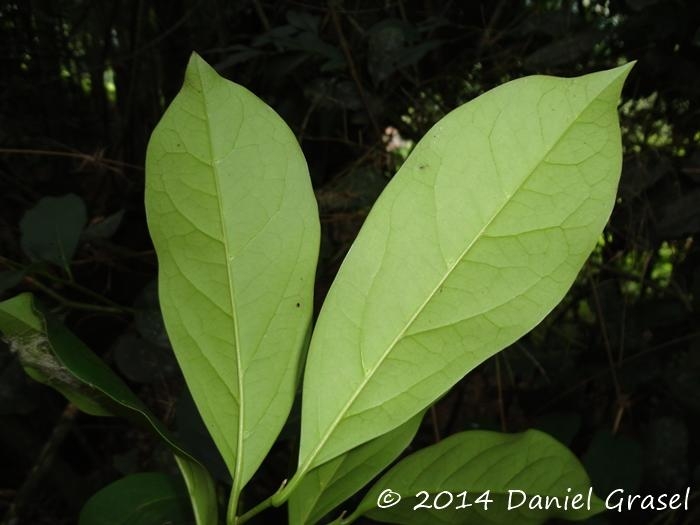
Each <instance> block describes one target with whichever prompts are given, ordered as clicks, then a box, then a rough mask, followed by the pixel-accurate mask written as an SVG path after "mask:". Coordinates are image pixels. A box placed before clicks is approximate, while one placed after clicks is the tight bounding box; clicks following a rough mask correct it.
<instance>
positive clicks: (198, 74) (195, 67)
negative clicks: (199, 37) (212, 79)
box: [185, 51, 218, 86]
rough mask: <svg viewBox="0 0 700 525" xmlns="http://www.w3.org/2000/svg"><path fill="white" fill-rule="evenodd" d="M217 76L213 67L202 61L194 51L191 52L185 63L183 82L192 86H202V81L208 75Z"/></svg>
mask: <svg viewBox="0 0 700 525" xmlns="http://www.w3.org/2000/svg"><path fill="white" fill-rule="evenodd" d="M212 74H213V75H214V76H218V74H217V73H216V71H215V70H214V68H213V67H211V66H210V65H209V63H208V62H207V61H206V60H204V59H203V58H202V57H201V56H200V55H199V54H198V53H197V52H196V51H192V54H191V55H190V59H189V61H188V62H187V70H186V71H185V82H186V83H187V82H190V83H192V84H193V85H195V86H197V85H201V84H204V79H205V78H206V77H207V76H210V75H212Z"/></svg>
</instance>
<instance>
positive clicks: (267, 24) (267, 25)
mask: <svg viewBox="0 0 700 525" xmlns="http://www.w3.org/2000/svg"><path fill="white" fill-rule="evenodd" d="M253 7H255V13H256V14H257V15H258V18H259V19H260V23H261V24H262V25H263V27H264V28H265V31H269V30H270V27H271V26H270V21H269V20H268V18H267V15H266V14H265V10H264V9H263V6H262V4H260V0H253Z"/></svg>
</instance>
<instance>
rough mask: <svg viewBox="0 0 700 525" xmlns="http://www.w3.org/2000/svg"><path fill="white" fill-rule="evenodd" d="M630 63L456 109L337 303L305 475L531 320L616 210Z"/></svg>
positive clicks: (315, 361)
mask: <svg viewBox="0 0 700 525" xmlns="http://www.w3.org/2000/svg"><path fill="white" fill-rule="evenodd" d="M631 67H632V65H631V64H627V65H625V66H622V67H619V68H617V69H612V70H609V71H602V72H599V73H593V74H590V75H585V76H582V77H577V78H557V77H547V76H532V77H526V78H522V79H518V80H514V81H512V82H509V83H507V84H504V85H502V86H500V87H497V88H495V89H493V90H491V91H489V92H487V93H485V94H484V95H482V96H480V97H478V98H476V99H475V100H472V101H471V102H469V103H467V104H465V105H463V106H461V107H459V108H458V109H456V110H454V111H453V112H451V113H450V114H448V115H447V116H446V117H444V118H443V119H442V120H440V121H439V122H438V123H437V124H436V125H435V126H434V127H433V128H432V129H431V130H430V131H429V132H428V133H427V134H426V136H425V137H424V138H423V139H422V140H421V141H420V142H419V144H418V145H417V146H416V147H415V149H414V151H413V152H412V154H411V155H410V157H409V158H408V160H407V161H406V163H404V165H403V166H402V167H401V169H400V170H399V171H398V173H397V174H396V176H395V177H394V179H392V181H391V182H390V183H389V185H388V186H387V188H386V189H385V190H384V192H383V193H382V195H381V196H380V198H379V199H378V200H377V203H376V204H375V206H374V208H373V209H372V211H371V212H370V214H369V216H368V218H367V220H366V221H365V223H364V225H363V227H362V229H361V231H360V233H359V235H358V237H357V240H356V241H355V243H354V244H353V246H352V248H351V249H350V252H349V253H348V255H347V257H346V259H345V261H344V262H343V265H342V266H341V268H340V270H339V272H338V275H337V277H336V279H335V281H334V283H333V285H332V287H331V289H330V291H329V293H328V296H327V298H326V300H325V303H324V304H323V308H322V309H321V313H320V315H319V318H318V322H317V324H316V328H315V331H314V334H313V337H312V340H311V345H310V349H309V355H308V361H307V365H306V372H305V376H304V389H303V405H302V431H301V446H300V456H299V468H298V470H297V474H296V480H292V481H291V482H290V484H288V485H287V487H286V491H284V492H283V493H282V494H281V495H278V496H276V498H275V503H276V504H279V503H280V502H281V501H282V500H283V499H284V498H285V497H286V496H287V495H288V494H289V493H290V492H291V491H292V490H293V489H294V486H295V483H297V482H298V480H299V479H300V478H301V477H303V475H304V473H305V472H307V471H308V470H309V469H310V468H313V467H315V466H318V465H320V464H322V463H324V462H326V461H329V460H331V459H333V458H334V457H337V456H338V455H340V454H343V453H344V452H346V451H348V450H350V449H352V448H354V447H356V446H358V445H360V444H361V443H364V442H367V441H369V440H371V439H373V438H375V437H377V436H380V435H382V434H384V433H385V432H388V431H390V430H391V429H393V428H396V427H397V426H398V425H400V424H402V423H404V422H405V421H407V420H408V419H409V418H411V417H412V416H413V415H415V414H416V413H418V412H419V411H421V410H423V409H424V408H425V407H427V406H428V405H430V404H431V403H432V402H433V401H435V400H436V399H437V398H439V397H440V396H441V395H442V394H443V393H444V392H446V391H447V390H448V389H449V388H450V387H451V386H452V385H454V384H455V383H456V382H457V381H458V380H459V379H460V378H462V377H463V376H464V375H465V374H466V373H467V372H469V371H470V370H472V369H473V368H474V367H476V366H477V365H478V364H479V363H481V362H483V361H484V360H485V359H487V358H488V357H490V356H492V355H493V354H495V353H496V352H498V351H500V350H501V349H503V348H504V347H505V346H507V345H509V344H511V343H513V342H514V341H516V340H517V339H518V338H520V337H521V336H522V335H524V334H525V333H526V332H527V331H529V330H530V329H532V328H533V327H534V326H535V325H537V323H539V322H540V321H541V320H542V318H543V317H544V316H545V315H547V313H548V312H550V311H551V310H552V308H553V307H554V306H555V305H556V304H557V303H558V302H559V301H560V300H561V299H562V297H563V296H564V294H565V293H566V292H567V290H568V289H569V287H570V286H571V284H572V283H573V281H574V279H575V278H576V275H577V273H578V271H579V269H580V268H581V266H582V265H583V263H584V262H585V261H586V258H587V257H588V255H589V254H590V252H591V250H592V249H593V247H594V246H595V244H596V241H597V239H598V238H599V236H600V233H601V231H602V229H603V227H604V225H605V223H606V221H607V219H608V217H609V216H610V212H611V210H612V207H613V204H614V202H615V193H616V189H617V184H618V180H619V176H620V167H621V162H622V153H621V144H620V131H619V125H618V120H617V111H616V105H617V101H618V97H619V94H620V90H621V88H622V84H623V82H624V79H625V77H626V75H627V73H628V72H629V70H630V68H631Z"/></svg>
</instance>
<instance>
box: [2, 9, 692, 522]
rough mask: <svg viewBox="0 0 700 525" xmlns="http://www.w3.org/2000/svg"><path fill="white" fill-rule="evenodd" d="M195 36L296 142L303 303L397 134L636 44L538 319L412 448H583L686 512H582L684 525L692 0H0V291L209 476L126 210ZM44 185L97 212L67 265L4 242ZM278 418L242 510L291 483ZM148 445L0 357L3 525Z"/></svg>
mask: <svg viewBox="0 0 700 525" xmlns="http://www.w3.org/2000/svg"><path fill="white" fill-rule="evenodd" d="M192 50H196V51H197V52H198V53H200V54H201V55H202V56H203V57H204V58H205V59H206V60H207V61H209V62H210V63H211V64H213V65H214V66H215V67H216V68H217V69H218V70H219V71H220V73H221V74H223V75H224V76H226V77H227V78H230V79H232V80H235V81H236V82H238V83H240V84H242V85H244V86H246V87H247V88H249V89H250V90H252V91H253V92H255V93H256V94H257V95H258V96H259V97H260V98H262V99H263V100H264V101H266V102H267V103H268V104H270V105H271V106H272V107H273V108H275V109H276V110H277V111H278V112H279V113H280V114H281V115H282V117H283V118H284V119H285V120H286V122H287V123H288V124H289V126H290V127H291V128H292V130H293V131H294V132H295V133H296V135H297V137H298V139H299V141H300V143H301V146H302V149H303V151H304V153H305V155H306V158H307V159H308V163H309V168H310V172H311V177H312V179H313V184H314V188H315V191H316V195H317V198H318V201H319V205H320V211H321V220H322V226H323V237H322V248H321V260H320V265H319V269H318V276H317V278H318V286H317V290H318V293H317V305H318V304H320V302H321V300H322V298H323V296H324V294H325V292H326V290H327V289H328V286H329V284H330V282H331V280H332V278H333V276H334V274H335V272H336V270H337V268H338V265H339V263H340V262H341V260H342V258H343V256H344V254H345V252H346V251H347V249H348V247H349V245H350V243H351V242H352V240H353V238H354V236H355V235H356V233H357V230H358V228H359V227H360V225H361V224H362V221H363V219H364V217H365V216H366V214H367V211H368V209H369V207H370V206H371V204H372V202H373V201H374V199H375V198H376V196H377V195H378V194H379V192H380V191H381V189H382V188H383V187H384V185H385V184H386V183H387V181H388V180H389V179H390V178H391V176H392V174H393V173H394V172H395V170H396V169H397V167H398V166H399V165H400V164H401V162H402V160H403V158H404V157H405V154H406V151H407V150H408V148H409V147H410V144H411V143H414V142H415V141H417V140H419V139H420V137H421V136H422V135H423V134H424V133H425V132H426V131H427V129H428V128H429V127H430V126H431V125H432V124H433V123H434V122H436V121H437V120H438V119H439V118H440V117H441V116H442V115H444V114H445V113H446V112H447V111H449V110H451V109H452V108H454V107H456V106H457V105H459V104H461V103H464V102H466V101H468V100H470V99H472V98H474V97H475V96H477V95H479V94H480V93H482V92H484V91H486V90H488V89H490V88H492V87H494V86H496V85H498V84H500V83H502V82H505V81H507V80H509V79H512V78H516V77H520V76H524V75H529V74H534V73H547V74H555V75H563V76H571V75H578V74H583V73H586V72H591V71H595V70H599V69H604V68H608V67H613V66H616V65H619V64H620V63H622V62H625V61H629V60H634V59H636V60H638V63H637V65H636V66H635V68H634V69H633V70H632V73H631V75H630V77H629V79H628V81H627V84H626V86H625V89H624V92H623V97H622V105H621V110H620V112H621V122H622V128H623V144H624V168H623V174H622V181H621V186H620V191H619V200H618V203H617V205H616V208H615V211H614V212H613V216H612V218H611V220H610V223H609V225H608V227H607V229H606V232H605V234H604V239H603V240H601V243H600V245H599V246H598V248H597V249H596V251H595V252H594V254H593V255H592V256H591V258H590V260H589V262H588V263H587V264H586V266H585V267H584V269H583V270H582V272H581V274H580V277H579V279H578V280H577V282H576V284H575V285H574V287H573V288H572V289H571V291H570V292H569V294H568V295H567V296H566V298H565V299H564V300H563V301H562V303H561V304H560V305H559V306H558V307H557V308H556V309H555V310H554V311H553V312H552V313H551V314H550V315H549V316H548V317H547V318H546V319H545V320H544V322H543V323H542V324H541V325H540V326H539V327H538V328H536V329H535V330H534V331H533V332H532V333H531V334H529V335H528V336H526V337H524V338H523V339H522V340H521V341H519V342H518V343H516V344H515V345H513V346H512V347H510V348H507V349H506V350H505V351H503V352H502V353H501V354H499V355H498V356H496V357H494V358H492V359H490V360H489V361H487V362H486V363H484V364H483V365H482V366H480V367H478V368H477V369H476V370H474V371H473V372H472V373H470V374H469V375H468V376H467V377H466V378H465V379H464V380H463V381H461V382H460V383H459V384H458V385H456V386H455V387H454V388H453V389H452V390H451V392H450V393H449V394H448V395H447V396H445V397H444V398H443V399H442V400H441V401H440V402H439V403H438V404H437V405H436V407H435V409H434V410H432V411H431V412H429V415H428V417H426V420H425V421H424V422H423V425H422V427H421V430H420V431H419V434H418V436H417V437H416V440H415V442H414V445H413V448H416V447H419V446H424V445H427V444H430V443H432V442H434V441H435V440H436V439H440V437H441V436H446V435H448V434H450V433H453V432H456V431H460V430H464V429H469V428H478V427H481V428H493V429H502V430H506V431H519V430H523V429H526V428H530V427H538V428H541V429H544V430H546V431H548V432H550V433H551V434H553V435H554V436H556V437H557V438H558V439H560V440H561V441H562V442H564V443H566V444H567V445H569V446H570V447H571V449H572V450H573V451H574V452H575V453H576V454H577V455H578V456H579V457H580V458H582V461H583V463H584V464H585V466H586V468H587V469H588V472H589V474H590V476H591V477H592V479H593V484H594V487H595V488H596V492H597V493H599V494H602V495H603V496H605V495H606V494H607V492H608V491H610V490H612V489H613V488H625V489H627V490H628V491H633V492H636V493H645V492H651V493H659V492H671V491H681V490H685V487H687V486H692V487H694V491H693V493H692V496H691V497H692V501H691V512H690V513H687V514H683V515H682V514H677V513H673V512H666V513H655V514H654V513H647V514H624V515H615V514H612V513H609V514H607V515H605V516H602V517H597V518H595V522H596V523H610V524H613V523H639V524H646V523H648V524H652V523H653V524H672V523H674V524H675V523H685V524H692V523H700V498H699V497H698V494H699V492H698V487H700V484H699V482H700V449H699V448H698V447H697V444H698V442H699V441H698V440H699V437H700V425H699V424H698V420H699V416H700V322H699V321H700V318H699V317H698V306H699V305H700V247H698V242H697V234H698V232H699V231H700V152H699V151H698V143H699V142H700V104H699V103H700V97H699V96H698V95H699V94H700V60H699V58H700V2H696V1H693V0H685V1H684V0H610V1H603V0H578V1H576V0H527V1H515V0H513V1H504V0H500V1H481V2H478V1H444V2H440V1H436V0H385V1H381V2H379V1H369V0H356V1H345V2H336V3H331V4H326V3H322V2H321V3H317V2H312V1H279V2H273V1H270V0H256V1H233V2H227V1H224V0H199V1H187V0H157V1H145V0H142V1H126V0H121V1H119V0H117V1H113V2H99V1H88V0H84V1H77V0H73V1H67V0H66V1H61V0H55V1H46V0H23V1H19V0H18V1H16V2H7V1H2V2H0V52H1V59H2V70H1V71H2V73H1V74H0V188H1V192H2V193H1V197H0V199H1V200H0V203H1V205H0V253H1V254H2V255H1V257H0V294H2V295H1V298H3V299H4V298H7V297H9V296H11V295H14V294H15V293H17V292H20V291H26V290H28V291H32V292H34V293H35V294H36V295H37V296H38V297H39V298H41V299H42V300H43V301H44V302H45V303H46V304H48V305H49V306H50V307H52V308H53V309H55V311H56V312H57V313H59V314H60V315H62V316H63V317H64V320H65V323H66V324H67V325H68V326H69V327H70V328H71V329H73V330H74V331H75V332H76V333H78V334H79V335H80V337H81V338H82V339H83V340H84V341H86V342H87V343H88V344H89V346H90V347H91V348H92V349H93V350H94V351H95V352H97V353H98V354H100V355H101V356H102V357H103V358H104V359H105V360H106V361H107V362H108V363H110V365H112V366H113V367H114V368H116V369H117V370H119V372H120V373H121V374H122V375H123V376H124V377H125V378H126V379H127V380H128V381H129V383H130V384H131V385H132V386H133V388H134V389H135V390H136V391H137V392H138V393H139V395H140V396H141V397H142V398H143V399H144V400H145V401H146V402H147V404H148V405H149V406H150V407H151V408H152V409H153V410H154V411H155V412H156V413H157V414H158V415H159V416H160V417H161V418H162V419H163V420H165V422H166V423H167V424H168V425H169V426H170V427H172V428H174V429H175V430H177V431H179V433H180V435H181V438H182V439H183V441H185V442H186V443H187V444H188V445H189V446H190V447H192V448H193V450H195V451H196V452H197V453H198V454H199V455H200V456H201V457H203V458H204V459H205V460H206V461H207V462H208V464H209V465H211V466H212V468H213V469H214V470H215V472H217V473H218V477H219V478H220V479H221V480H222V482H223V483H225V482H226V473H225V472H224V471H223V470H222V469H221V468H220V465H219V464H218V463H217V461H218V459H217V457H216V453H215V452H214V451H213V449H212V448H211V445H210V443H209V442H208V441H207V439H206V434H205V432H204V431H203V430H202V427H201V423H199V422H198V421H197V419H196V415H195V412H194V411H193V410H192V406H191V403H190V402H188V400H187V396H186V392H183V383H182V380H181V377H180V375H179V371H178V370H177V367H176V366H175V365H174V361H173V358H172V355H171V353H170V350H169V348H168V346H167V339H165V336H164V333H163V331H162V326H161V325H160V320H159V314H158V310H157V301H156V299H155V295H154V286H153V280H154V277H155V275H156V270H157V267H156V258H155V254H154V252H153V248H152V245H151V242H150V239H149V236H148V231H147V229H146V224H145V216H144V206H143V181H144V173H143V161H144V153H145V149H146V143H147V140H148V137H149V134H150V132H151V130H152V129H153V127H154V125H155V124H156V122H157V121H158V119H159V117H160V115H161V114H162V113H163V110H164V109H165V107H166V106H167V104H168V103H169V101H170V100H171V99H172V97H173V96H174V95H175V93H176V92H177V90H178V89H179V87H180V85H181V82H182V78H183V72H184V68H185V65H186V63H187V60H188V56H189V54H190V52H191V51H192ZM388 127H392V128H393V130H391V129H390V130H387V128H388ZM397 133H398V134H397ZM389 135H393V140H388V139H389V137H388V136H389ZM67 193H74V194H76V195H78V196H80V197H81V198H82V199H83V200H84V202H85V204H86V207H87V213H88V219H89V222H90V223H91V224H93V225H95V224H102V227H101V228H97V232H98V233H97V234H94V231H93V234H91V235H85V234H84V235H83V238H82V242H81V244H80V245H79V247H78V250H77V252H76V254H75V257H74V259H73V262H72V264H71V266H70V270H71V273H72V276H73V280H72V281H71V280H70V279H68V278H67V275H66V272H65V270H62V269H60V268H58V267H55V266H51V265H45V264H43V265H42V264H36V263H30V261H29V259H28V258H27V256H26V255H25V254H24V253H23V251H22V249H21V246H20V239H21V231H20V227H19V224H20V221H21V219H22V217H23V215H24V214H25V212H26V211H27V210H29V209H31V208H32V207H34V206H35V205H36V204H37V202H38V201H39V200H40V199H41V198H42V197H45V196H60V195H64V194H67ZM46 226H47V228H48V227H50V225H49V224H47V225H46ZM91 292H92V293H91ZM66 408H67V409H66ZM291 421H292V424H291V425H290V426H289V428H287V429H285V431H284V432H283V434H282V437H281V439H280V442H279V443H278V445H277V446H276V447H275V449H274V451H273V453H272V455H271V458H270V461H268V462H266V464H265V466H264V467H263V468H262V470H261V471H260V472H259V474H258V475H257V476H256V478H255V479H254V480H253V482H252V483H251V485H250V486H249V489H248V491H247V501H248V502H253V503H254V502H257V501H259V500H260V499H262V498H264V497H266V496H267V495H269V494H270V493H272V492H273V491H274V490H275V489H276V488H277V487H278V485H279V483H280V481H281V480H282V479H283V478H284V477H286V476H287V475H288V474H289V469H290V468H291V466H292V464H293V462H294V457H293V452H292V451H293V449H294V446H295V443H294V441H295V439H296V429H295V427H294V415H293V416H292V419H291ZM42 451H43V452H42ZM40 452H42V454H41V455H40ZM170 461H171V460H170V459H169V453H168V451H167V449H164V448H163V447H162V445H160V444H159V443H158V441H157V440H156V439H155V438H153V437H152V436H151V435H150V434H148V433H147V432H145V431H142V430H140V429H137V428H134V427H133V426H131V425H129V424H128V423H125V422H122V421H120V420H116V419H105V418H95V417H90V416H86V415H82V414H81V415H76V414H75V413H74V412H73V411H72V410H71V407H66V401H65V400H64V399H63V398H62V397H60V396H59V395H58V394H55V393H54V392H53V391H52V390H50V389H49V388H47V387H44V386H42V385H38V384H36V383H33V382H31V381H30V380H29V379H26V378H25V376H24V374H23V373H22V370H21V368H20V367H19V365H18V363H17V362H16V360H15V359H14V357H13V356H12V355H11V354H10V353H9V352H8V351H7V349H6V348H4V347H2V348H0V519H2V516H3V515H5V514H6V517H5V523H10V522H12V521H11V520H12V519H17V518H19V521H18V523H36V524H43V523H52V524H53V523H55V524H61V523H74V522H75V520H76V516H77V514H78V511H79V509H80V507H81V505H82V504H83V502H84V501H85V499H86V498H87V497H89V495H90V494H92V493H94V492H95V491H96V490H97V489H98V488H100V487H102V486H104V485H106V484H107V483H109V482H111V481H113V480H115V479H117V478H118V477H120V476H122V475H124V474H125V473H130V472H137V471H144V470H157V469H161V470H163V469H165V470H173V466H172V464H171V463H170ZM224 492H225V491H224ZM11 506H12V507H11ZM265 516H267V517H265ZM270 519H273V518H272V516H271V515H270V514H267V515H263V518H262V521H261V522H262V523H265V522H266V521H265V520H270ZM268 522H269V521H268Z"/></svg>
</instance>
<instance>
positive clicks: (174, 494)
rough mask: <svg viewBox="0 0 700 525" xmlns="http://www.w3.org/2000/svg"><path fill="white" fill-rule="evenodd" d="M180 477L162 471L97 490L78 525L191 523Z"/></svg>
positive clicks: (133, 476)
mask: <svg viewBox="0 0 700 525" xmlns="http://www.w3.org/2000/svg"><path fill="white" fill-rule="evenodd" d="M186 500H187V491H186V490H185V487H184V486H183V485H182V483H181V482H179V480H177V479H175V478H172V477H171V476H166V475H165V474H161V473H159V472H144V473H139V474H132V475H130V476H126V477H125V478H122V479H120V480H117V481H115V482H114V483H112V484H110V485H107V486H106V487H105V488H103V489H102V490H100V491H99V492H97V493H95V494H94V495H93V496H92V497H91V498H90V499H89V500H88V501H87V503H86V504H85V505H84V506H83V509H82V510H81V511H80V518H79V520H78V525H164V524H167V525H188V524H190V523H192V511H191V509H189V508H188V507H187V504H186V503H184V504H183V502H186Z"/></svg>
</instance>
